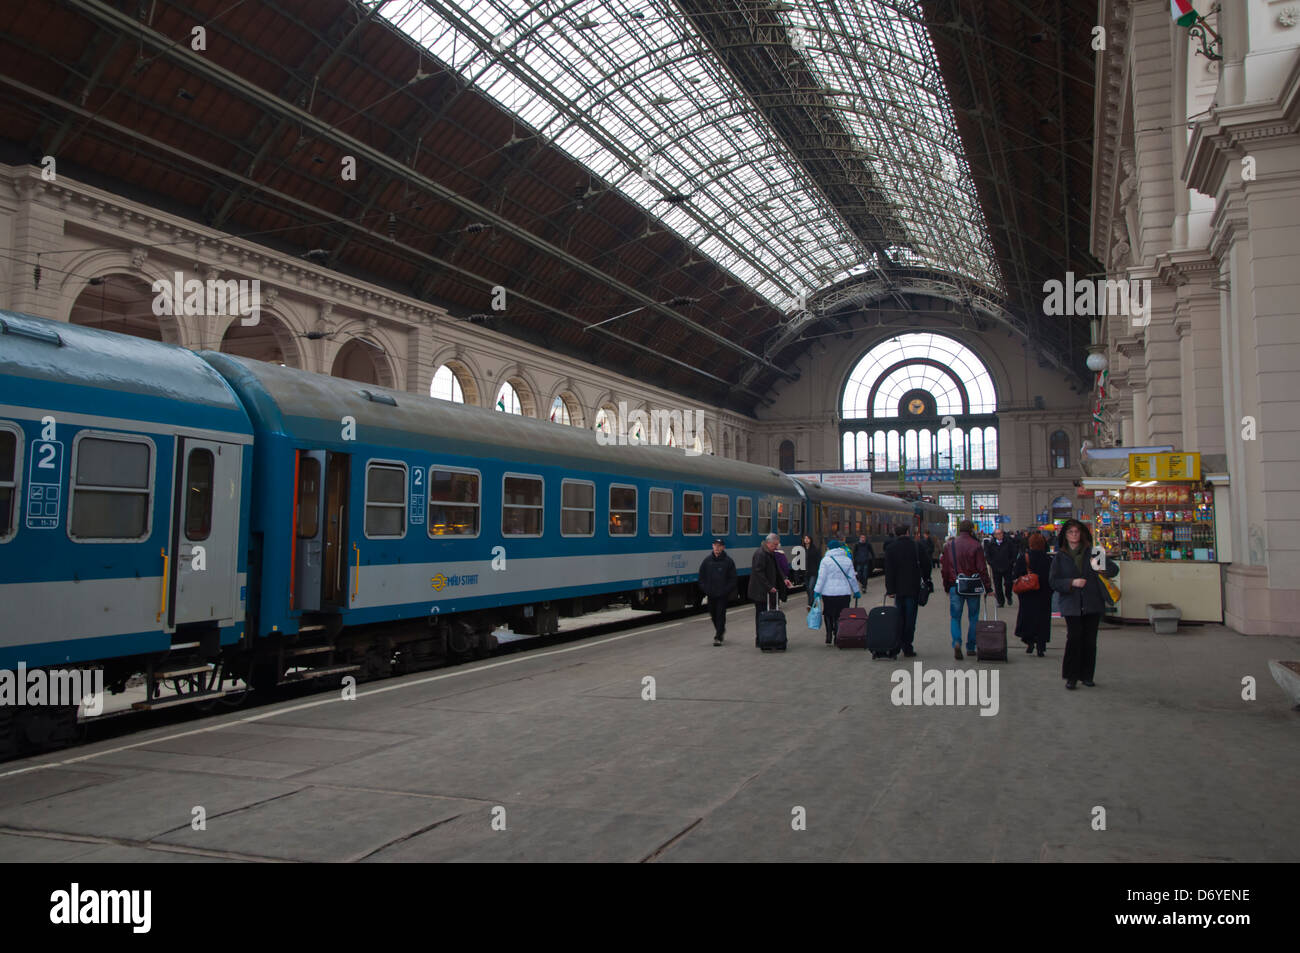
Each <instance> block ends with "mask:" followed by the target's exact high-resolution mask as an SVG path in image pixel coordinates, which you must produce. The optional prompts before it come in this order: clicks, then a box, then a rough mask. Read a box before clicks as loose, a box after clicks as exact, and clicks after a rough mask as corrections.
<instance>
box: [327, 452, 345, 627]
mask: <svg viewBox="0 0 1300 953" xmlns="http://www.w3.org/2000/svg"><path fill="white" fill-rule="evenodd" d="M351 463H352V458H351V456H350V455H348V454H346V453H328V454H326V457H325V511H324V514H323V516H324V520H323V522H324V524H325V554H324V560H323V566H322V569H321V603H322V604H323V605H327V606H343V605H345V604H346V603H347V592H348V580H347V573H348V554H347V538H348V512H347V508H348V473H349V470H350V468H351Z"/></svg>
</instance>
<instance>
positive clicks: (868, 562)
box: [853, 535, 876, 592]
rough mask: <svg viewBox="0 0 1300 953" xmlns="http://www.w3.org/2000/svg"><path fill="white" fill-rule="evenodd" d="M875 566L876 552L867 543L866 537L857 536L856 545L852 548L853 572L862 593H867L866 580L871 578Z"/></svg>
mask: <svg viewBox="0 0 1300 953" xmlns="http://www.w3.org/2000/svg"><path fill="white" fill-rule="evenodd" d="M875 564H876V551H875V550H874V549H872V548H871V544H870V543H869V542H867V537H866V536H861V535H860V536H858V542H857V545H856V546H854V547H853V571H854V572H855V573H857V576H858V582H859V583H861V585H862V591H863V592H866V591H867V580H869V579H870V578H871V569H872V567H873V566H875Z"/></svg>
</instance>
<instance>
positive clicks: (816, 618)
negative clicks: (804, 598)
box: [808, 596, 822, 629]
mask: <svg viewBox="0 0 1300 953" xmlns="http://www.w3.org/2000/svg"><path fill="white" fill-rule="evenodd" d="M821 627H822V598H821V596H818V597H817V599H816V600H815V601H814V602H813V604H812V608H810V609H809V610H808V628H810V629H820V628H821Z"/></svg>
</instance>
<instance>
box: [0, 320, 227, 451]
mask: <svg viewBox="0 0 1300 953" xmlns="http://www.w3.org/2000/svg"><path fill="white" fill-rule="evenodd" d="M0 376H2V377H6V378H12V379H15V380H17V379H22V380H23V381H24V383H23V384H21V385H14V386H15V388H21V390H16V391H15V396H19V395H21V397H22V399H23V401H24V402H31V403H48V402H50V400H51V398H53V397H54V396H55V391H54V390H52V389H50V388H60V390H59V391H58V398H59V400H58V401H57V403H60V404H67V403H69V402H76V403H77V404H78V406H77V407H76V411H77V412H78V413H84V414H102V415H105V416H115V417H121V416H135V417H139V418H140V419H146V420H152V421H173V420H176V419H177V418H181V419H183V420H184V421H185V422H186V423H188V424H191V425H193V426H195V427H207V428H213V429H220V430H224V431H227V432H232V433H240V434H251V433H252V426H251V425H250V423H249V420H248V416H247V415H246V414H245V413H244V409H243V405H242V404H240V402H239V399H238V398H237V397H236V396H235V393H234V391H233V390H232V389H231V388H230V385H229V384H227V383H226V381H225V380H224V379H223V378H222V377H221V375H220V374H218V373H217V372H216V371H215V370H213V368H212V367H211V366H209V365H208V363H207V362H205V361H203V360H201V359H200V358H199V356H198V355H197V354H195V353H194V352H193V351H189V350H186V349H185V348H182V347H176V346H175V345H171V344H164V343H163V342H161V341H150V340H147V339H145V338H138V337H133V336H131V335H128V334H118V333H117V332H114V331H103V330H100V329H98V328H88V327H83V326H82V325H78V324H67V323H65V322H63V321H52V320H50V319H49V318H39V317H35V316H34V315H30V314H19V313H17V312H14V311H0ZM42 390H44V391H45V392H44V393H41V391H42ZM103 391H113V392H117V393H119V394H121V395H123V398H124V399H123V402H122V403H121V404H118V405H115V406H111V407H110V406H106V405H105V400H104V396H103V393H102V392H103ZM182 408H183V409H182Z"/></svg>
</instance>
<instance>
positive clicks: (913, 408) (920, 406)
mask: <svg viewBox="0 0 1300 953" xmlns="http://www.w3.org/2000/svg"><path fill="white" fill-rule="evenodd" d="M907 410H908V412H909V413H913V414H922V413H925V401H923V400H921V398H919V397H913V398H912V399H911V400H910V401H908V402H907Z"/></svg>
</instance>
